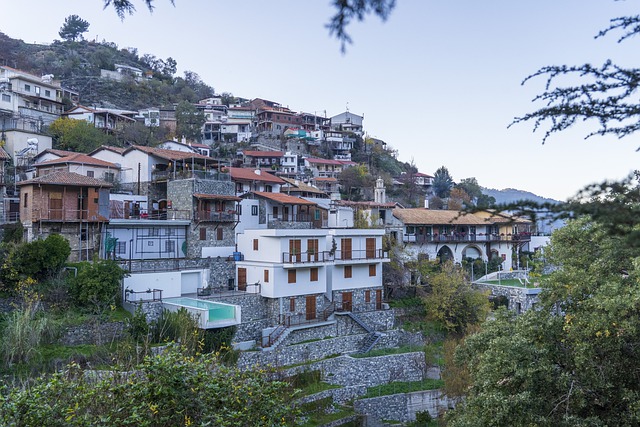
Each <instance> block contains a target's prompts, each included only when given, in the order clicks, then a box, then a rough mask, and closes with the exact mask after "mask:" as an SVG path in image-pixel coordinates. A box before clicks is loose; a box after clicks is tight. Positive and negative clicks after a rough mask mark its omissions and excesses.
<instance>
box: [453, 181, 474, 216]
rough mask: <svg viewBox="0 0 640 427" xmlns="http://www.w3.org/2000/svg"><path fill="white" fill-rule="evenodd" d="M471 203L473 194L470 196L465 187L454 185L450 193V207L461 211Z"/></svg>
mask: <svg viewBox="0 0 640 427" xmlns="http://www.w3.org/2000/svg"><path fill="white" fill-rule="evenodd" d="M471 204H472V203H471V196H469V195H468V194H467V192H466V191H464V189H463V188H460V187H454V188H453V189H452V190H451V193H449V206H448V207H449V209H450V210H454V211H459V210H461V209H462V208H464V207H467V206H469V205H471Z"/></svg>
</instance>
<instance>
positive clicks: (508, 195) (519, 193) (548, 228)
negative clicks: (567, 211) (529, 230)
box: [482, 188, 564, 234]
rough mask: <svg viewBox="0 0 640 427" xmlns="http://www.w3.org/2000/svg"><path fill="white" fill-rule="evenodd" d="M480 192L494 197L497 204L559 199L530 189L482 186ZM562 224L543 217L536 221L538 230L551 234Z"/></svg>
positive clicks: (546, 201) (554, 201)
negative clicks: (498, 188)
mask: <svg viewBox="0 0 640 427" xmlns="http://www.w3.org/2000/svg"><path fill="white" fill-rule="evenodd" d="M482 193H483V194H486V195H487V196H492V197H493V198H495V199H496V203H497V204H507V203H514V202H518V201H521V200H531V201H533V202H537V203H560V201H559V200H555V199H550V198H547V197H542V196H538V195H537V194H534V193H532V192H530V191H524V190H517V189H515V188H504V189H502V190H496V189H495V188H483V189H482ZM562 226H564V221H559V220H556V221H550V220H545V219H544V218H541V219H539V220H538V221H537V229H538V232H540V233H543V234H551V232H552V231H553V230H555V229H557V228H560V227H562Z"/></svg>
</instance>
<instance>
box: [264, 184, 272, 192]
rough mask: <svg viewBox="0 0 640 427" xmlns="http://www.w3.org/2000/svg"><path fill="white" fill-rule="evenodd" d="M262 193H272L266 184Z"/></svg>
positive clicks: (270, 187)
mask: <svg viewBox="0 0 640 427" xmlns="http://www.w3.org/2000/svg"><path fill="white" fill-rule="evenodd" d="M264 191H266V192H267V193H273V187H272V186H270V185H268V184H267V185H265V186H264Z"/></svg>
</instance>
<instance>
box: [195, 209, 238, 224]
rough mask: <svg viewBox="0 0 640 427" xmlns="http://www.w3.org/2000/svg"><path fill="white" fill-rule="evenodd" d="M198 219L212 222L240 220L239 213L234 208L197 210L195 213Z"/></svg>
mask: <svg viewBox="0 0 640 427" xmlns="http://www.w3.org/2000/svg"><path fill="white" fill-rule="evenodd" d="M194 216H195V220H196V221H211V222H235V221H237V220H238V214H237V212H236V211H234V210H229V211H196V212H195V213H194Z"/></svg>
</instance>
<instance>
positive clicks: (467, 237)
mask: <svg viewBox="0 0 640 427" xmlns="http://www.w3.org/2000/svg"><path fill="white" fill-rule="evenodd" d="M402 240H403V242H405V243H445V242H455V243H459V242H514V241H515V242H528V241H530V240H531V233H518V234H495V233H493V234H489V233H487V234H483V233H479V234H465V233H461V234H460V233H455V234H440V235H438V234H433V235H430V234H428V235H416V234H405V235H404V237H403V239H402Z"/></svg>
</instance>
